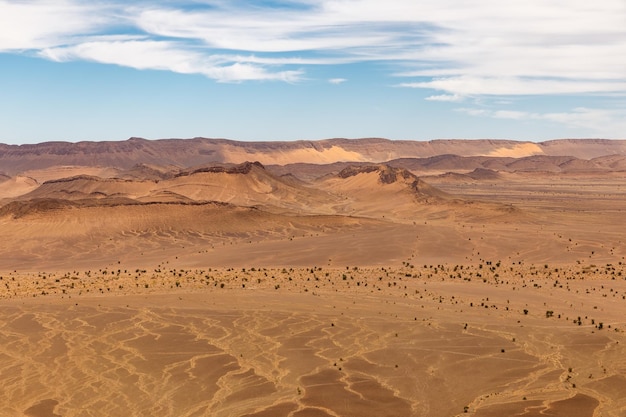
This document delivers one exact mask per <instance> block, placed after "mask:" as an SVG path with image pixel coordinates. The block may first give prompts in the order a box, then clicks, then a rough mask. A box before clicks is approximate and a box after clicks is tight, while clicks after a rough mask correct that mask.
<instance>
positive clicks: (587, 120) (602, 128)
mask: <svg viewBox="0 0 626 417" xmlns="http://www.w3.org/2000/svg"><path fill="white" fill-rule="evenodd" d="M456 110H457V111H459V112H462V113H465V114H468V115H470V116H475V117H490V118H495V119H509V120H517V121H548V122H553V123H558V124H561V125H565V126H567V127H568V128H570V129H572V130H573V131H577V132H584V134H586V135H592V136H596V137H614V138H624V137H625V136H626V135H625V134H624V132H626V109H624V108H618V109H597V108H586V107H577V108H575V109H572V110H570V111H566V112H547V113H539V112H526V111H514V110H489V109H480V108H467V107H463V108H458V109H456Z"/></svg>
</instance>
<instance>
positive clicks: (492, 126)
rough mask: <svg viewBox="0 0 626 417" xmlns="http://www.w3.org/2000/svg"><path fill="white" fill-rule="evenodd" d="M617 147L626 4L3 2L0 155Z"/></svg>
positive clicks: (624, 99) (625, 134)
mask: <svg viewBox="0 0 626 417" xmlns="http://www.w3.org/2000/svg"><path fill="white" fill-rule="evenodd" d="M131 136H139V137H145V138H150V139H157V138H170V137H178V138H187V137H195V136H205V137H222V138H229V139H238V140H252V141H255V140H297V139H323V138H331V137H349V138H358V137H386V138H390V139H415V140H429V139H439V138H507V139H518V140H533V141H539V140H546V139H553V138H580V137H602V138H621V139H626V1H625V0H601V1H596V2H589V1H587V0H586V1H581V0H523V1H522V0H508V1H501V0H386V1H380V0H318V1H314V0H275V1H252V0H195V1H194V0H188V1H182V0H181V1H178V0H161V1H141V0H140V1H134V2H127V1H98V0H91V1H80V0H54V1H46V0H42V1H37V0H19V1H15V0H14V1H10V0H0V143H16V144H20V143H37V142H44V141H52V140H55V141H56V140H63V141H81V140H124V139H127V138H128V137H131Z"/></svg>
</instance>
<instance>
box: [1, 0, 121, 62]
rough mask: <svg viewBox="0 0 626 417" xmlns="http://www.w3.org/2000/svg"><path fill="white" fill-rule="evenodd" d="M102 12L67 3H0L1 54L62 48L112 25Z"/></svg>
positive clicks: (94, 7)
mask: <svg viewBox="0 0 626 417" xmlns="http://www.w3.org/2000/svg"><path fill="white" fill-rule="evenodd" d="M105 10H106V8H105V7H103V6H101V5H98V4H96V3H94V4H91V5H83V4H81V3H78V2H73V1H70V0H58V1H20V2H15V1H7V0H0V52H2V51H12V50H24V49H39V48H45V47H50V46H56V45H62V44H64V43H68V42H72V38H73V37H75V36H77V35H79V36H85V35H89V34H92V33H96V32H97V31H98V30H101V29H102V28H105V27H107V26H109V25H111V24H113V21H112V20H111V19H109V18H107V17H106V13H104V11H105Z"/></svg>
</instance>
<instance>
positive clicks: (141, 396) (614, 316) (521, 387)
mask: <svg viewBox="0 0 626 417" xmlns="http://www.w3.org/2000/svg"><path fill="white" fill-rule="evenodd" d="M407 271H408V268H407V269H406V270H396V271H392V270H389V269H385V268H380V269H370V270H350V271H347V272H346V271H341V270H329V271H326V273H327V274H328V275H326V273H324V271H322V270H316V271H315V272H312V271H309V270H295V271H294V270H291V271H288V272H287V273H282V275H280V274H281V272H280V271H278V270H275V271H264V272H261V271H257V272H253V273H250V272H246V273H245V274H244V273H242V272H241V271H240V272H235V271H226V270H224V271H221V272H220V274H222V275H220V280H222V282H224V283H225V287H224V288H221V286H220V285H210V286H207V285H205V284H204V283H203V284H202V285H200V284H199V282H197V283H198V285H197V286H193V285H192V284H193V282H194V280H193V279H192V277H194V276H195V275H194V274H195V273H188V274H186V275H184V276H183V277H182V278H181V277H180V276H177V277H176V279H177V280H178V281H179V285H180V287H179V286H178V285H174V282H175V281H174V279H173V278H172V279H171V280H170V282H171V283H172V284H173V285H172V286H171V287H172V288H170V289H168V290H159V291H156V290H154V289H146V288H145V287H143V286H139V285H138V286H136V287H134V288H135V294H129V293H128V292H129V291H126V292H124V291H121V290H119V291H117V292H116V291H112V293H111V294H107V295H101V294H100V292H98V291H93V292H95V293H97V294H98V295H95V294H93V293H90V294H86V293H85V292H82V295H79V291H84V288H83V289H82V290H79V287H80V286H79V285H76V286H75V287H76V288H75V289H74V290H70V291H68V292H65V293H63V292H61V291H57V292H54V290H50V288H48V293H47V295H45V296H44V295H41V292H40V290H41V288H38V287H36V285H35V284H34V283H33V286H31V287H29V288H30V289H29V290H28V291H27V290H26V289H25V288H26V287H27V285H26V283H28V282H30V281H29V280H34V279H35V278H33V277H21V278H20V280H22V282H24V283H25V284H24V286H23V287H22V286H21V287H20V288H22V290H23V292H22V293H20V294H18V295H17V296H16V295H15V294H13V295H12V298H10V299H9V298H6V299H4V300H0V323H1V325H0V339H1V340H2V343H1V344H0V380H1V381H2V383H1V384H2V390H0V415H2V416H5V415H6V416H24V415H25V416H30V417H52V416H64V417H67V416H113V415H125V416H133V415H134V416H143V415H171V416H294V417H302V416H442V417H443V416H454V415H467V414H465V411H466V410H467V412H468V413H469V415H475V416H481V417H492V416H493V417H495V416H503V415H506V416H524V417H539V416H544V415H549V416H564V417H565V416H568V417H576V416H580V417H592V416H594V415H595V416H597V415H602V416H622V415H624V413H626V398H625V397H624V395H623V393H624V392H626V340H625V337H624V333H623V329H624V328H625V324H626V323H625V322H624V319H623V317H624V314H623V313H624V310H625V308H624V307H625V306H626V301H625V300H624V294H626V281H624V280H623V279H617V280H611V279H607V278H602V276H601V275H602V273H603V271H600V272H598V274H597V276H595V278H593V279H585V280H582V279H579V280H572V281H566V282H564V283H561V284H557V285H555V280H554V279H551V278H548V275H547V274H545V273H544V274H543V275H541V276H537V278H533V279H528V280H525V279H524V280H522V279H518V280H516V281H514V280H513V279H512V278H511V281H508V280H507V281H504V280H500V281H497V280H496V281H493V280H489V281H486V282H483V281H482V280H477V279H474V280H472V281H468V280H460V279H449V278H448V279H446V278H444V277H445V276H447V275H449V274H448V272H450V271H445V270H443V269H442V268H438V269H437V268H432V269H427V270H423V271H420V274H423V276H422V277H421V278H415V277H414V276H410V277H407ZM412 272H416V270H412ZM427 272H429V274H427ZM467 272H469V271H467ZM472 272H473V273H474V271H472ZM529 272H531V271H529ZM212 273H214V274H217V272H215V271H213V272H212ZM264 274H268V275H271V274H275V275H276V278H274V279H273V280H271V279H269V278H268V279H267V280H266V281H263V279H262V278H261V277H265V275H264ZM409 275H410V274H409ZM242 276H245V277H246V279H245V282H246V283H248V285H247V286H243V285H241V284H240V282H242ZM415 276H417V274H415ZM256 277H258V278H256ZM290 277H293V278H294V279H293V280H289V278H290ZM307 277H308V279H307ZM344 277H345V279H344ZM255 278H256V279H255ZM296 278H297V279H296ZM10 279H11V277H8V276H6V275H5V276H4V278H3V281H5V282H6V281H7V280H10ZM109 279H110V278H109ZM89 280H91V281H90V282H92V283H95V284H96V285H95V287H96V288H97V286H98V284H97V282H98V281H97V280H98V278H97V277H91V278H89V279H87V278H81V279H76V280H75V282H81V283H85V282H88V281H89ZM46 281H50V282H51V283H55V281H54V280H52V279H51V277H48V278H47V280H46ZM11 282H14V281H11ZM36 282H39V283H40V284H39V285H40V287H41V286H42V285H43V284H42V283H43V280H42V279H41V278H39V280H38V281H36ZM216 282H217V281H216ZM251 283H256V284H255V285H252V284H251ZM56 284H57V285H58V283H56ZM46 285H52V284H46ZM277 285H278V288H277V287H276V286H277ZM559 285H560V286H559ZM29 291H30V293H29ZM50 291H53V292H50ZM72 291H73V292H72ZM150 291H153V292H150ZM44 292H45V291H44ZM6 294H7V293H5V295H4V296H6ZM524 310H526V313H525V312H524ZM548 310H551V311H553V312H554V316H553V317H549V318H548V317H546V311H548ZM578 316H581V324H580V325H578V324H577V323H575V322H574V321H575V320H576V319H577V317H578ZM600 322H602V328H599V323H600ZM594 413H595V414H594Z"/></svg>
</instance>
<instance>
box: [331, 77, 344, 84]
mask: <svg viewBox="0 0 626 417" xmlns="http://www.w3.org/2000/svg"><path fill="white" fill-rule="evenodd" d="M346 81H348V80H346V79H345V78H331V79H329V80H328V82H329V83H331V84H335V85H338V84H343V83H345V82H346Z"/></svg>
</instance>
